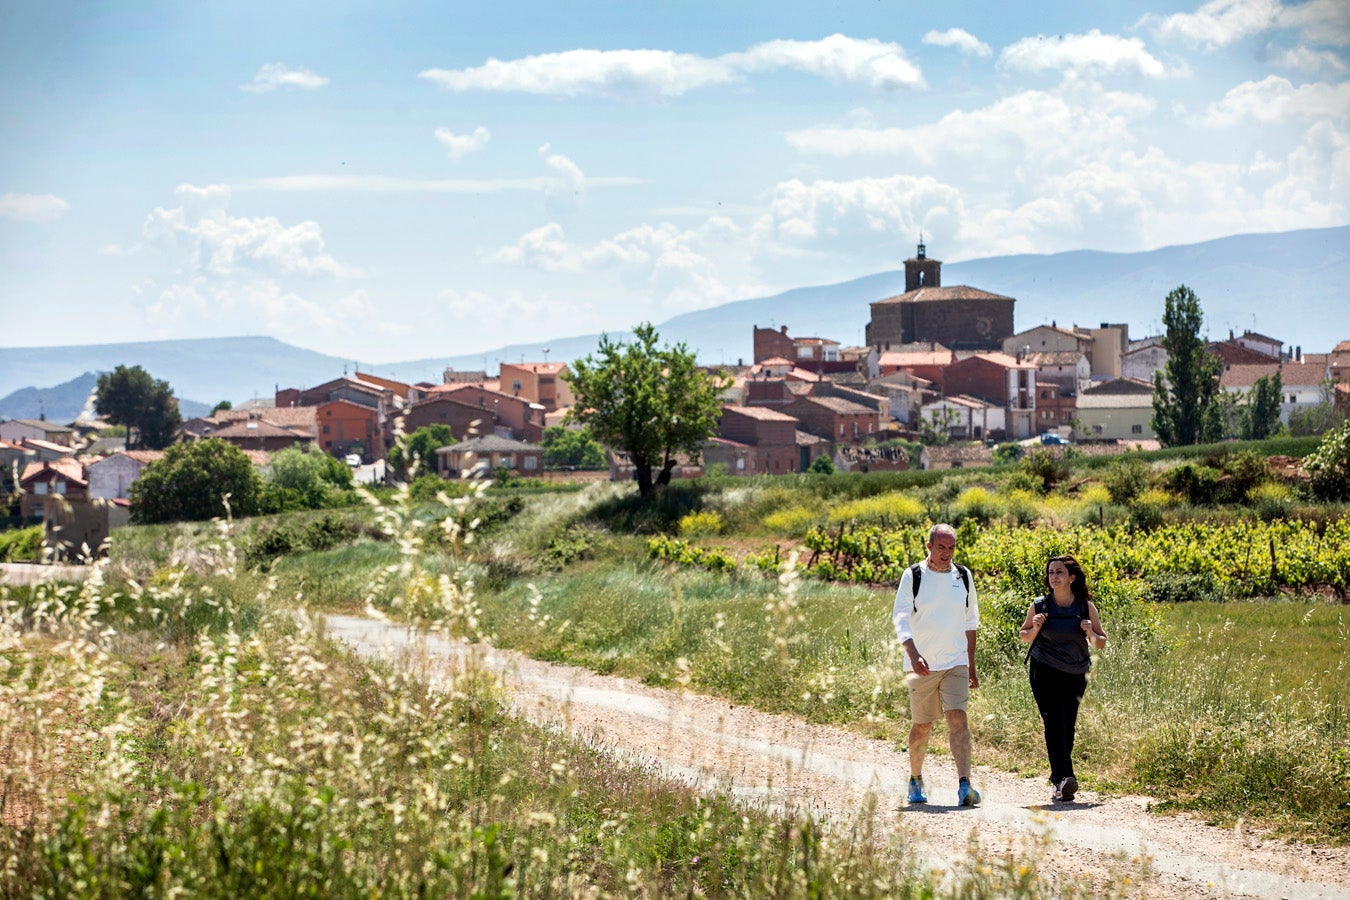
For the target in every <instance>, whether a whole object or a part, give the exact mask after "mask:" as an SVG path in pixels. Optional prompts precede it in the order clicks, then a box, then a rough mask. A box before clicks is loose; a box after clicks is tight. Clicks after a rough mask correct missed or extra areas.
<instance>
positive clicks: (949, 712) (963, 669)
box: [891, 525, 980, 806]
mask: <svg viewBox="0 0 1350 900" xmlns="http://www.w3.org/2000/svg"><path fill="white" fill-rule="evenodd" d="M925 546H926V547H927V548H928V556H927V558H925V559H924V560H923V562H920V563H915V564H914V565H912V566H910V567H909V568H908V569H906V570H905V573H904V575H902V576H901V577H900V587H899V588H898V589H897V590H896V592H895V609H894V610H893V611H892V613H891V620H892V621H893V622H894V623H895V636H896V637H897V638H899V640H900V643H901V644H902V645H903V646H904V648H905V661H904V666H905V686H906V687H908V688H909V710H910V715H911V717H912V719H913V725H911V727H910V729H909V776H910V777H909V796H908V800H909V802H910V803H927V802H928V795H927V793H926V792H925V790H924V784H923V761H924V757H925V756H927V754H928V738H929V735H930V733H931V732H932V730H933V723H934V722H935V721H937V719H938V717H939V716H942V717H945V718H946V720H947V743H948V745H949V746H950V747H951V751H952V761H953V762H955V763H956V774H957V776H958V777H959V778H960V782H959V783H958V785H957V789H956V802H957V805H958V806H978V805H979V803H980V792H979V791H977V790H975V788H974V786H973V785H972V784H971V783H970V727H969V725H968V723H967V721H966V703H967V700H968V699H969V697H970V689H971V688H976V687H979V686H980V679H979V676H978V675H977V674H976V673H975V632H976V630H977V629H978V628H979V627H980V611H979V606H978V604H977V603H976V599H975V582H974V579H972V578H971V577H970V570H969V569H967V568H966V567H964V566H961V565H958V564H957V563H954V562H952V557H953V556H954V555H955V553H956V531H955V530H953V528H952V526H950V525H934V526H933V527H932V529H931V530H930V531H929V532H928V543H927V544H926V545H925Z"/></svg>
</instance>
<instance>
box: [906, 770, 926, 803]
mask: <svg viewBox="0 0 1350 900" xmlns="http://www.w3.org/2000/svg"><path fill="white" fill-rule="evenodd" d="M907 799H908V800H909V802H910V803H927V802H928V795H927V794H925V793H924V792H923V779H922V778H915V777H914V776H913V775H911V776H909V797H908V798H907Z"/></svg>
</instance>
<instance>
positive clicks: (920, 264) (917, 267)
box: [905, 234, 942, 294]
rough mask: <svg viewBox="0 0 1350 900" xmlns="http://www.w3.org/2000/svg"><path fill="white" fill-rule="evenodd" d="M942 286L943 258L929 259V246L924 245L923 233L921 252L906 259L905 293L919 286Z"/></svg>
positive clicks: (920, 244)
mask: <svg viewBox="0 0 1350 900" xmlns="http://www.w3.org/2000/svg"><path fill="white" fill-rule="evenodd" d="M941 286H942V260H939V259H929V258H928V248H927V247H926V246H925V245H924V242H923V235H922V234H920V235H919V252H918V254H917V255H916V256H915V257H914V258H913V259H907V260H905V293H906V294H908V293H909V292H910V291H917V290H918V289H919V288H926V287H941Z"/></svg>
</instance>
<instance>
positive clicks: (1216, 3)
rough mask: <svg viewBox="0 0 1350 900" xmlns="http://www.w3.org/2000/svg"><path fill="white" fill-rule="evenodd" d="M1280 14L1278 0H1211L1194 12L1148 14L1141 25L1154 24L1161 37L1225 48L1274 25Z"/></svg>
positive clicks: (1153, 26)
mask: <svg viewBox="0 0 1350 900" xmlns="http://www.w3.org/2000/svg"><path fill="white" fill-rule="evenodd" d="M1279 15H1280V3H1279V0H1210V2H1209V3H1206V4H1204V5H1203V6H1201V7H1200V8H1199V9H1198V10H1196V11H1195V12H1193V13H1176V14H1174V15H1170V16H1158V15H1155V14H1149V15H1147V16H1144V18H1142V19H1140V21H1139V24H1141V25H1149V26H1151V27H1152V28H1153V31H1154V32H1155V33H1156V34H1157V35H1158V36H1159V37H1162V38H1172V39H1180V40H1183V41H1185V42H1187V43H1191V44H1201V45H1205V46H1209V47H1226V46H1228V45H1229V44H1231V43H1233V42H1235V41H1238V40H1241V39H1242V38H1244V37H1247V36H1248V35H1251V34H1259V33H1260V32H1262V31H1266V30H1267V29H1269V28H1271V27H1273V26H1274V24H1275V22H1276V20H1277V19H1278V17H1279Z"/></svg>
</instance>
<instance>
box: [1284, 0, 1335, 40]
mask: <svg viewBox="0 0 1350 900" xmlns="http://www.w3.org/2000/svg"><path fill="white" fill-rule="evenodd" d="M1280 24H1281V25H1283V26H1284V27H1286V28H1293V29H1295V30H1297V31H1298V32H1299V33H1300V34H1301V35H1302V36H1303V39H1304V40H1306V41H1308V42H1310V43H1313V44H1324V45H1328V46H1333V47H1346V46H1350V4H1348V3H1346V2H1345V0H1309V2H1307V3H1299V4H1297V5H1294V6H1285V7H1284V8H1283V9H1282V10H1281V11H1280Z"/></svg>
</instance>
